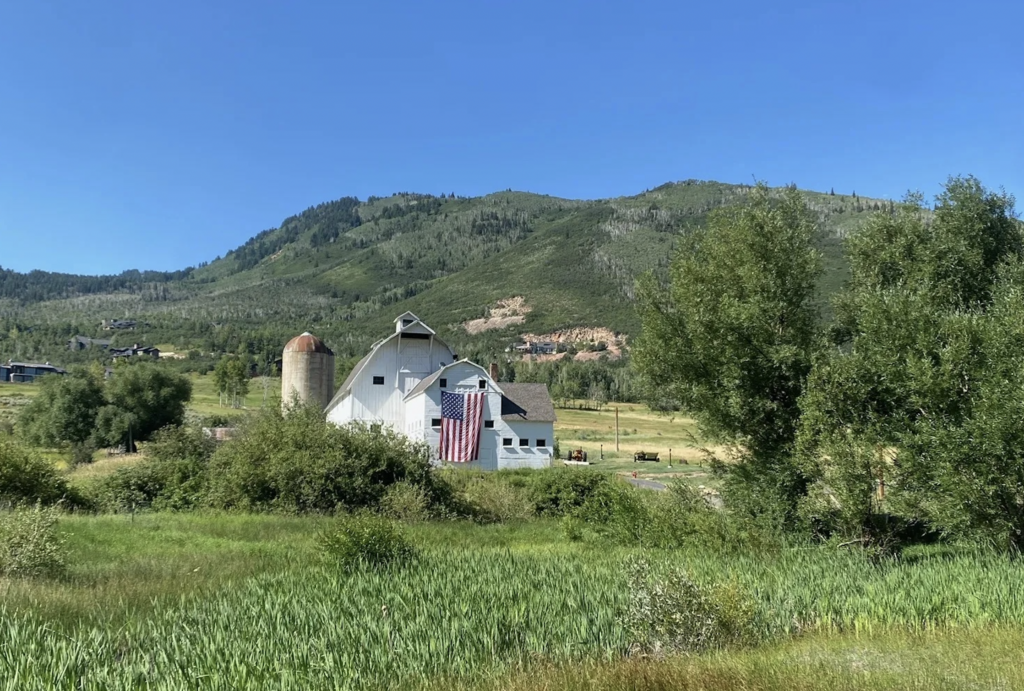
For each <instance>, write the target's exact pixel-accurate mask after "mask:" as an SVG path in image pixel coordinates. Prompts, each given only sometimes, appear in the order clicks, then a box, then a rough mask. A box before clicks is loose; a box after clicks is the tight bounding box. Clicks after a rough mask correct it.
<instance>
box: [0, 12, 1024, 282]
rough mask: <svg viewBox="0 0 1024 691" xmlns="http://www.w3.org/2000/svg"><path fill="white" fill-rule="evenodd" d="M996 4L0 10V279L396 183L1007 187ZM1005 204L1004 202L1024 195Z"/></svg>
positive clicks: (1018, 175)
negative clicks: (954, 183)
mask: <svg viewBox="0 0 1024 691" xmlns="http://www.w3.org/2000/svg"><path fill="white" fill-rule="evenodd" d="M1022 20H1024V9H1022V8H1021V5H1020V4H1019V3H1011V2H1005V3H996V2H988V1H985V0H982V1H979V2H974V3H966V2H955V3H954V2H947V1H946V0H937V1H931V2H901V1H899V0H897V1H895V2H894V1H889V2H876V1H870V2H864V1H861V2H856V3H840V2H828V1H827V0H817V1H814V2H785V1H782V2H763V1H760V2H749V1H747V0H737V1H734V2H728V3H716V2H705V3H688V2H678V1H673V2H669V1H664V2H661V1H659V2H644V1H634V2H607V1H605V0H587V1H586V2H582V1H575V0H571V1H565V0H547V1H544V2H541V1H539V0H516V1H515V2H491V1H488V0H459V1H445V0H441V1H440V2H421V1H416V2H413V1H411V0H407V1H398V0H374V1H373V2H346V3H341V2H326V1H324V2H302V1H296V2H280V1H277V2H269V1H264V0H248V1H246V2H240V1H238V0H216V1H215V2H210V1H209V0H204V1H202V2H200V1H197V0H179V1H178V2H164V3H153V2H141V1H139V0H130V1H128V0H102V1H101V2H92V3H86V2H75V1H73V0H66V1H64V2H54V1H51V0H32V1H31V2H27V1H26V2H15V0H0V265H2V266H4V267H6V268H14V269H17V270H20V271H26V270H30V269H34V268H40V269H46V270H52V271H71V272H76V273H112V272H119V271H121V270H123V269H127V268H150V269H177V268H183V267H185V266H188V265H192V264H196V263H198V262H200V261H203V260H211V259H213V258H214V257H215V256H217V255H218V254H223V253H224V252H225V251H226V250H228V249H230V248H232V247H235V246H237V245H239V244H240V243H242V242H244V241H245V240H246V239H247V238H249V237H250V236H252V235H254V234H255V233H257V232H259V231H260V230H263V229H265V228H270V227H275V226H277V225H278V224H279V223H280V222H281V221H282V220H283V219H284V218H286V217H287V216H289V215H291V214H293V213H296V212H298V211H301V210H303V209H304V208H306V207H308V206H310V205H313V204H316V203H319V202H322V201H326V200H329V199H335V198H337V197H341V196H345V195H356V196H358V197H360V198H365V197H366V196H368V195H371V194H376V195H386V194H390V193H392V192H397V191H419V192H430V193H435V194H439V193H442V192H443V193H447V192H453V191H454V192H456V193H458V194H460V195H478V194H485V193H487V192H492V191H495V190H500V189H505V188H509V187H511V188H513V189H517V190H529V191H534V192H543V193H547V194H553V195H559V196H564V197H576V198H595V197H607V196H618V195H625V194H635V193H637V192H641V191H643V190H644V189H646V188H649V187H654V186H656V185H659V184H661V183H663V182H666V181H670V180H683V179H687V178H700V179H714V180H720V181H724V182H751V181H752V179H753V178H752V176H756V177H757V178H759V179H764V180H767V181H768V182H769V183H770V184H777V185H781V184H786V183H789V182H796V183H797V184H798V185H800V186H801V187H805V188H811V189H818V190H825V191H827V190H828V189H830V188H833V187H834V188H835V190H836V192H843V193H847V194H848V193H850V192H851V191H854V190H855V191H857V192H858V193H859V194H862V195H868V196H880V197H900V196H902V195H903V193H904V192H906V191H907V190H908V189H915V190H921V191H923V192H925V193H926V194H929V195H930V194H934V193H935V192H936V190H937V189H938V186H939V184H940V183H941V182H942V181H943V180H945V178H946V177H947V176H948V175H950V174H958V173H963V174H966V173H973V174H975V175H977V176H978V177H979V178H981V180H982V181H983V182H984V183H985V184H986V185H989V186H991V187H999V186H1004V187H1005V188H1006V189H1007V190H1008V191H1010V192H1014V193H1016V194H1018V195H1021V194H1022V193H1024V133H1022V122H1024V117H1022V112H1024V85H1022V76H1024V50H1022V46H1021V44H1022V41H1021V26H1022V24H1024V22H1022ZM1022 205H1024V200H1022Z"/></svg>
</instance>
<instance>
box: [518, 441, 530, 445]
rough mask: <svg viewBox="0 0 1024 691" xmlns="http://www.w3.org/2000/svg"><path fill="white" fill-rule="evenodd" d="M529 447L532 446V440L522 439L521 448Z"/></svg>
mask: <svg viewBox="0 0 1024 691" xmlns="http://www.w3.org/2000/svg"><path fill="white" fill-rule="evenodd" d="M529 445H530V440H529V439H520V440H519V446H529Z"/></svg>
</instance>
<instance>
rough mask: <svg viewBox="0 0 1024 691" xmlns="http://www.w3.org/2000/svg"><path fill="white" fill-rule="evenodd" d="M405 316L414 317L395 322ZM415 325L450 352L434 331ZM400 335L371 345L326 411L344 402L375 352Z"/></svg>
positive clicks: (423, 325) (416, 322)
mask: <svg viewBox="0 0 1024 691" xmlns="http://www.w3.org/2000/svg"><path fill="white" fill-rule="evenodd" d="M405 315H412V316H413V317H416V315H415V314H412V312H406V313H405V314H403V315H401V316H399V317H398V318H397V319H395V322H396V323H401V322H400V320H401V319H402V317H405ZM416 324H419V325H421V326H422V327H423V328H424V329H426V330H427V331H428V332H430V335H431V336H432V337H433V339H434V342H435V343H437V344H439V345H440V346H441V347H442V348H448V349H449V350H451V348H450V347H449V346H448V344H447V343H445V342H444V341H442V340H441V339H440V338H438V337H437V336H436V335H434V330H433V329H431V328H430V327H429V326H427V325H426V324H424V323H423V322H421V321H419V320H418V319H417V321H415V322H413V324H412V326H415V325H416ZM401 335H402V331H401V330H399V331H396V332H395V333H393V334H391V335H390V336H388V337H387V338H382V339H381V340H379V341H377V342H376V343H374V344H373V347H372V348H371V349H370V352H369V353H367V354H366V355H365V356H363V358H362V359H361V360H360V361H359V362H357V363H356V366H355V367H353V368H352V371H351V372H349V374H348V377H346V378H345V383H343V384H342V385H341V388H340V389H338V392H337V393H336V394H334V398H332V399H331V402H330V403H328V404H327V410H328V411H329V410H331V409H333V408H334V407H335V406H337V405H338V404H339V403H341V401H342V400H344V398H345V396H347V395H348V394H349V393H350V392H351V391H352V386H353V384H355V382H356V379H358V378H359V374H360V373H361V372H362V371H363V370H364V369H365V368H366V365H367V364H368V363H369V362H370V360H372V359H373V356H374V355H375V354H376V353H377V351H378V350H380V349H381V348H383V347H384V345H385V344H386V343H388V342H390V341H391V340H393V339H395V338H399V337H400V336H401Z"/></svg>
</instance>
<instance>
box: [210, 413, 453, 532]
mask: <svg viewBox="0 0 1024 691" xmlns="http://www.w3.org/2000/svg"><path fill="white" fill-rule="evenodd" d="M209 479H210V490H209V499H210V503H211V504H212V505H213V506H215V507H218V508H225V509H246V510H255V511H286V512H290V513H300V512H332V511H335V510H336V509H337V508H339V507H341V508H348V509H359V508H371V507H372V508H376V507H377V506H378V505H379V504H380V502H381V500H382V499H383V498H384V495H385V493H386V492H387V489H388V487H390V486H391V485H394V484H395V483H398V482H403V481H404V482H408V483H410V484H412V485H416V486H419V487H420V488H422V489H423V491H424V493H425V495H426V496H427V497H428V499H429V500H430V501H431V502H432V503H433V502H434V501H435V500H439V499H438V497H439V496H440V495H441V494H442V493H443V487H440V486H439V485H438V484H437V483H436V482H435V479H434V477H433V474H432V473H431V467H430V460H429V456H428V453H427V449H426V447H425V446H424V445H421V444H415V443H413V442H411V441H409V439H408V438H407V437H406V436H405V435H402V434H399V433H397V432H395V431H393V430H392V429H391V428H390V427H386V426H376V425H365V424H359V423H353V424H350V425H346V426H344V427H338V426H336V425H333V424H329V423H328V422H327V421H326V419H325V418H324V414H323V412H322V411H320V410H318V409H316V408H312V407H297V408H292V409H290V410H289V413H288V415H287V416H286V417H285V416H282V414H281V412H280V411H279V410H277V409H272V410H267V411H263V412H262V413H260V414H259V415H257V416H254V417H253V418H251V419H250V420H248V421H247V422H246V423H244V424H243V425H242V426H241V428H240V429H239V433H238V435H237V436H236V437H234V438H233V439H231V440H230V441H228V442H225V443H224V444H223V445H222V446H221V447H220V448H218V449H217V452H216V453H215V454H214V455H213V458H212V459H211V461H210V475H209Z"/></svg>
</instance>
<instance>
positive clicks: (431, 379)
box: [405, 365, 451, 401]
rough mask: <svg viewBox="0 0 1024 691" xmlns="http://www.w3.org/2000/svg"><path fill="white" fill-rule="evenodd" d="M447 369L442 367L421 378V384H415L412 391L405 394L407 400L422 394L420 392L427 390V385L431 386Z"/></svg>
mask: <svg viewBox="0 0 1024 691" xmlns="http://www.w3.org/2000/svg"><path fill="white" fill-rule="evenodd" d="M447 367H451V365H448V366H447ZM445 369H446V368H445V367H442V368H441V369H439V370H437V371H436V372H434V373H433V374H429V375H427V376H425V377H423V379H420V382H419V384H417V385H416V386H414V387H413V389H412V391H410V392H409V393H407V394H406V395H405V400H407V401H408V400H409V399H410V398H412V397H413V396H415V395H416V394H420V393H423V392H424V391H426V390H427V387H428V386H430V385H431V384H433V383H434V382H435V381H437V379H438V378H439V377H440V376H441V373H442V372H444V371H445Z"/></svg>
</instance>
